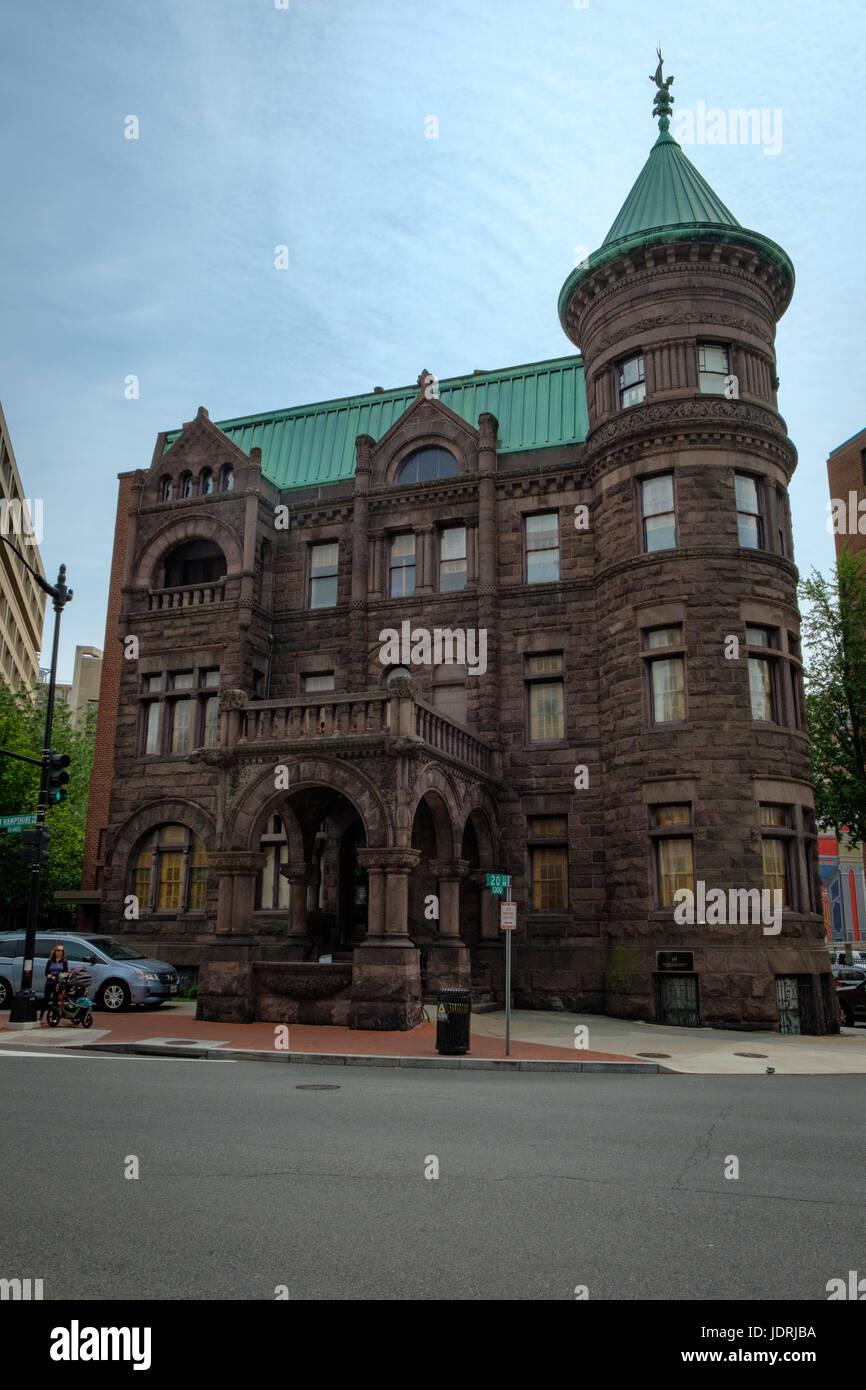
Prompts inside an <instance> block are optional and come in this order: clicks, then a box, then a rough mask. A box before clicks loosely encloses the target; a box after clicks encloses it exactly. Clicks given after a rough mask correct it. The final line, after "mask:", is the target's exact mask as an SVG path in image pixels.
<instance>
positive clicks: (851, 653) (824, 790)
mask: <svg viewBox="0 0 866 1390" xmlns="http://www.w3.org/2000/svg"><path fill="white" fill-rule="evenodd" d="M800 589H801V595H802V597H803V598H804V599H805V600H806V603H807V604H808V607H807V608H806V609H805V611H804V615H803V626H802V632H803V638H804V644H805V669H804V678H805V685H806V714H807V718H808V722H809V736H810V740H811V754H812V774H813V777H814V781H815V814H816V815H817V817H818V823H819V824H820V825H824V826H828V827H831V828H832V829H833V830H835V832H836V835H837V838H838V837H839V836H840V835H841V832H842V828H843V826H845V827H847V838H848V843H849V845H851V846H853V845H855V844H856V843H857V842H858V841H861V840H866V571H864V559H863V556H857V555H853V554H852V553H851V551H850V550H849V549H848V547H847V545H846V546H845V548H844V550H842V551H841V552H840V554H839V559H838V563H837V565H836V569H835V571H834V572H833V574H832V576H831V577H830V578H829V579H825V578H824V577H823V575H821V574H819V573H818V572H817V571H816V570H813V571H812V574H811V575H810V576H809V578H808V579H806V580H804V581H803V582H802V584H801V586H800Z"/></svg>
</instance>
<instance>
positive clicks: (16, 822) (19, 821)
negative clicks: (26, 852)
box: [0, 811, 36, 835]
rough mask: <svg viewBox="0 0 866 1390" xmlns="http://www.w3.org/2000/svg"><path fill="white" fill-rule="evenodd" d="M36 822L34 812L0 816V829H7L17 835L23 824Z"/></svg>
mask: <svg viewBox="0 0 866 1390" xmlns="http://www.w3.org/2000/svg"><path fill="white" fill-rule="evenodd" d="M35 824H36V812H35V811H34V812H33V815H32V816H0V830H8V831H9V833H10V834H12V835H17V834H18V832H19V831H20V830H23V829H24V827H25V825H35Z"/></svg>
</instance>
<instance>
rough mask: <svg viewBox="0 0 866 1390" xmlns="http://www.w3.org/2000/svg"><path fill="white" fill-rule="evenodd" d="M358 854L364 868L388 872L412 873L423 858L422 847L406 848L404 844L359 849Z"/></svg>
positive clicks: (359, 861)
mask: <svg viewBox="0 0 866 1390" xmlns="http://www.w3.org/2000/svg"><path fill="white" fill-rule="evenodd" d="M357 854H358V863H359V864H360V865H361V867H362V868H364V869H367V870H368V871H369V870H371V869H372V870H376V869H378V870H380V871H381V872H383V873H386V874H411V872H412V870H413V869H414V868H415V867H416V866H417V865H418V863H419V861H420V859H421V851H420V849H409V848H408V847H405V848H404V847H403V846H402V845H391V846H383V847H381V848H379V849H375V848H371V849H359V850H358V851H357Z"/></svg>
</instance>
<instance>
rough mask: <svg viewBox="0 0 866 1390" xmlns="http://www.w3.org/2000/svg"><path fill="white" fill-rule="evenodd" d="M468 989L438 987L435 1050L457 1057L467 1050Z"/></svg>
mask: <svg viewBox="0 0 866 1390" xmlns="http://www.w3.org/2000/svg"><path fill="white" fill-rule="evenodd" d="M470 1003H471V998H470V994H469V990H468V989H440V991H439V996H438V999H437V1004H436V1051H437V1052H441V1053H442V1055H443V1056H444V1057H459V1056H461V1055H462V1054H463V1053H464V1052H468V1051H469V1006H470Z"/></svg>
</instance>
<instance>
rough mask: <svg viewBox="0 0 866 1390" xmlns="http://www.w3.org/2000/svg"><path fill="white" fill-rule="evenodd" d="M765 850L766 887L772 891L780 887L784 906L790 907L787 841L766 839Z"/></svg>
mask: <svg viewBox="0 0 866 1390" xmlns="http://www.w3.org/2000/svg"><path fill="white" fill-rule="evenodd" d="M763 850H764V887H765V888H769V890H770V892H771V893H772V892H774V891H775V889H777V888H778V889H780V890H781V893H782V906H783V907H789V906H790V904H789V902H788V870H787V864H786V854H785V841H784V840H769V839H765V840H764V842H763Z"/></svg>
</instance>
